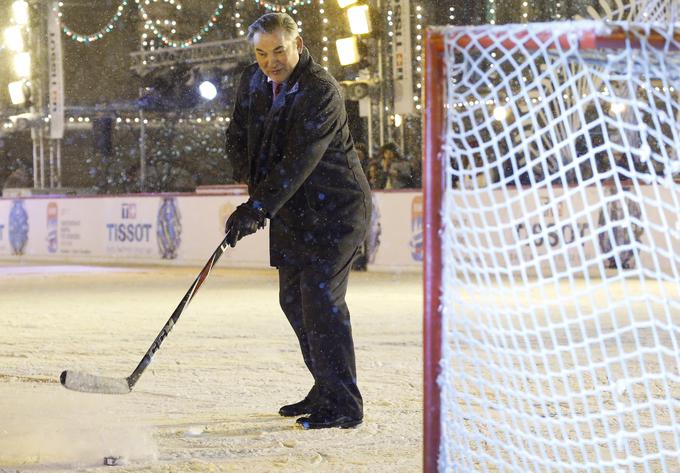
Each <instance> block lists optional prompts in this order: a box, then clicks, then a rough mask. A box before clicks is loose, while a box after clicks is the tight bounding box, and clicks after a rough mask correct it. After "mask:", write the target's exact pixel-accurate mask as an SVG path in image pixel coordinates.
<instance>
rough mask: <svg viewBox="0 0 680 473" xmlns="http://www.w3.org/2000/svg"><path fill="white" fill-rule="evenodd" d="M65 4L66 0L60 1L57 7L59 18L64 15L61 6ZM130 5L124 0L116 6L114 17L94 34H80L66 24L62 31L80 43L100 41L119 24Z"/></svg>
mask: <svg viewBox="0 0 680 473" xmlns="http://www.w3.org/2000/svg"><path fill="white" fill-rule="evenodd" d="M63 6H64V2H59V3H57V5H56V9H57V14H58V16H59V18H61V17H62V12H61V7H63ZM127 6H128V0H123V1H122V2H121V3H120V5H118V8H116V13H115V14H114V15H113V17H112V18H111V19H110V20H109V22H108V23H107V24H106V25H105V26H104V27H103V28H101V29H100V30H99V31H96V32H94V33H92V34H87V35H86V34H80V33H76V32H75V31H73V30H72V29H71V28H69V27H68V26H66V25H64V26H62V31H63V32H64V34H65V35H66V36H67V37H68V38H71V39H72V40H73V41H77V42H79V43H86V44H89V43H93V42H95V41H98V40H100V39H102V38H103V37H104V36H106V35H107V34H108V33H111V32H112V31H113V30H114V29H115V27H116V26H117V24H118V22H119V21H120V19H121V17H122V16H123V12H124V11H125V8H126V7H127Z"/></svg>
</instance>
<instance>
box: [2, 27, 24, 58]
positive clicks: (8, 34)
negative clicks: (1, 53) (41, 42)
mask: <svg viewBox="0 0 680 473" xmlns="http://www.w3.org/2000/svg"><path fill="white" fill-rule="evenodd" d="M4 37H5V47H6V48H7V49H9V50H10V51H15V52H20V51H23V50H24V37H23V35H22V34H21V28H19V27H18V26H9V27H7V28H5V34H4Z"/></svg>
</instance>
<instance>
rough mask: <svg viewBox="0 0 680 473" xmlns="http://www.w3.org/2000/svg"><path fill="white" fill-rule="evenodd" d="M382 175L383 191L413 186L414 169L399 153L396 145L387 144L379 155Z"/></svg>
mask: <svg viewBox="0 0 680 473" xmlns="http://www.w3.org/2000/svg"><path fill="white" fill-rule="evenodd" d="M379 157H380V161H381V164H382V173H381V174H382V175H381V176H380V177H379V187H380V188H381V189H407V188H412V187H414V186H413V169H412V166H411V163H410V162H409V160H407V159H404V158H403V157H402V156H401V154H400V153H399V148H398V147H397V145H396V144H394V143H385V144H384V145H383V146H381V147H380V153H379Z"/></svg>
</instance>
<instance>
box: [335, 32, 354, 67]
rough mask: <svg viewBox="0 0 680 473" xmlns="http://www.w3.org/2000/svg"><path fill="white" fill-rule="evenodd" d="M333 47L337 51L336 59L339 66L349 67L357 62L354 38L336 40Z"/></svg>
mask: <svg viewBox="0 0 680 473" xmlns="http://www.w3.org/2000/svg"><path fill="white" fill-rule="evenodd" d="M335 47H336V48H337V50H338V59H339V60H340V65H341V66H349V65H350V64H356V63H357V62H359V59H360V57H359V46H358V44H357V37H356V36H350V37H349V38H341V39H338V40H337V41H335Z"/></svg>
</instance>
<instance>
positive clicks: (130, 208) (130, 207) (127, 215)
mask: <svg viewBox="0 0 680 473" xmlns="http://www.w3.org/2000/svg"><path fill="white" fill-rule="evenodd" d="M121 218H123V219H135V218H137V204H122V207H121Z"/></svg>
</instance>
